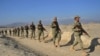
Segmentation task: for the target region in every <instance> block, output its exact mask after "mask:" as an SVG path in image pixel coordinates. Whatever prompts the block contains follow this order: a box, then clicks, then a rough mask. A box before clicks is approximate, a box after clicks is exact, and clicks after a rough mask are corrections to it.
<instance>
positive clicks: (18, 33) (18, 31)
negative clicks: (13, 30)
mask: <svg viewBox="0 0 100 56" xmlns="http://www.w3.org/2000/svg"><path fill="white" fill-rule="evenodd" d="M17 36H18V37H19V36H20V28H19V27H18V28H17Z"/></svg>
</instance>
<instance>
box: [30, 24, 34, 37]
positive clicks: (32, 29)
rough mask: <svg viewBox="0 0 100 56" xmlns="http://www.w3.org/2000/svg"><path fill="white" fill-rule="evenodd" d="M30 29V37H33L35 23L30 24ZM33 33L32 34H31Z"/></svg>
mask: <svg viewBox="0 0 100 56" xmlns="http://www.w3.org/2000/svg"><path fill="white" fill-rule="evenodd" d="M30 29H31V39H32V38H33V39H35V25H34V23H33V22H32V24H31V25H30ZM33 35H34V36H33Z"/></svg>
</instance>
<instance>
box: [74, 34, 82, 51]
mask: <svg viewBox="0 0 100 56" xmlns="http://www.w3.org/2000/svg"><path fill="white" fill-rule="evenodd" d="M74 37H75V41H74V43H73V47H75V46H76V45H77V44H78V43H79V45H80V47H81V49H82V50H83V43H82V40H81V35H74Z"/></svg>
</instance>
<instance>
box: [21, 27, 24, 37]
mask: <svg viewBox="0 0 100 56" xmlns="http://www.w3.org/2000/svg"><path fill="white" fill-rule="evenodd" d="M21 37H24V27H23V26H21Z"/></svg>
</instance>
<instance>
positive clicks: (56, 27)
mask: <svg viewBox="0 0 100 56" xmlns="http://www.w3.org/2000/svg"><path fill="white" fill-rule="evenodd" d="M51 28H52V35H53V43H54V45H55V42H56V39H58V40H57V45H58V46H59V42H60V40H61V30H60V28H59V25H58V22H57V18H55V19H54V21H53V22H52V24H51ZM57 45H56V47H57Z"/></svg>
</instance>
